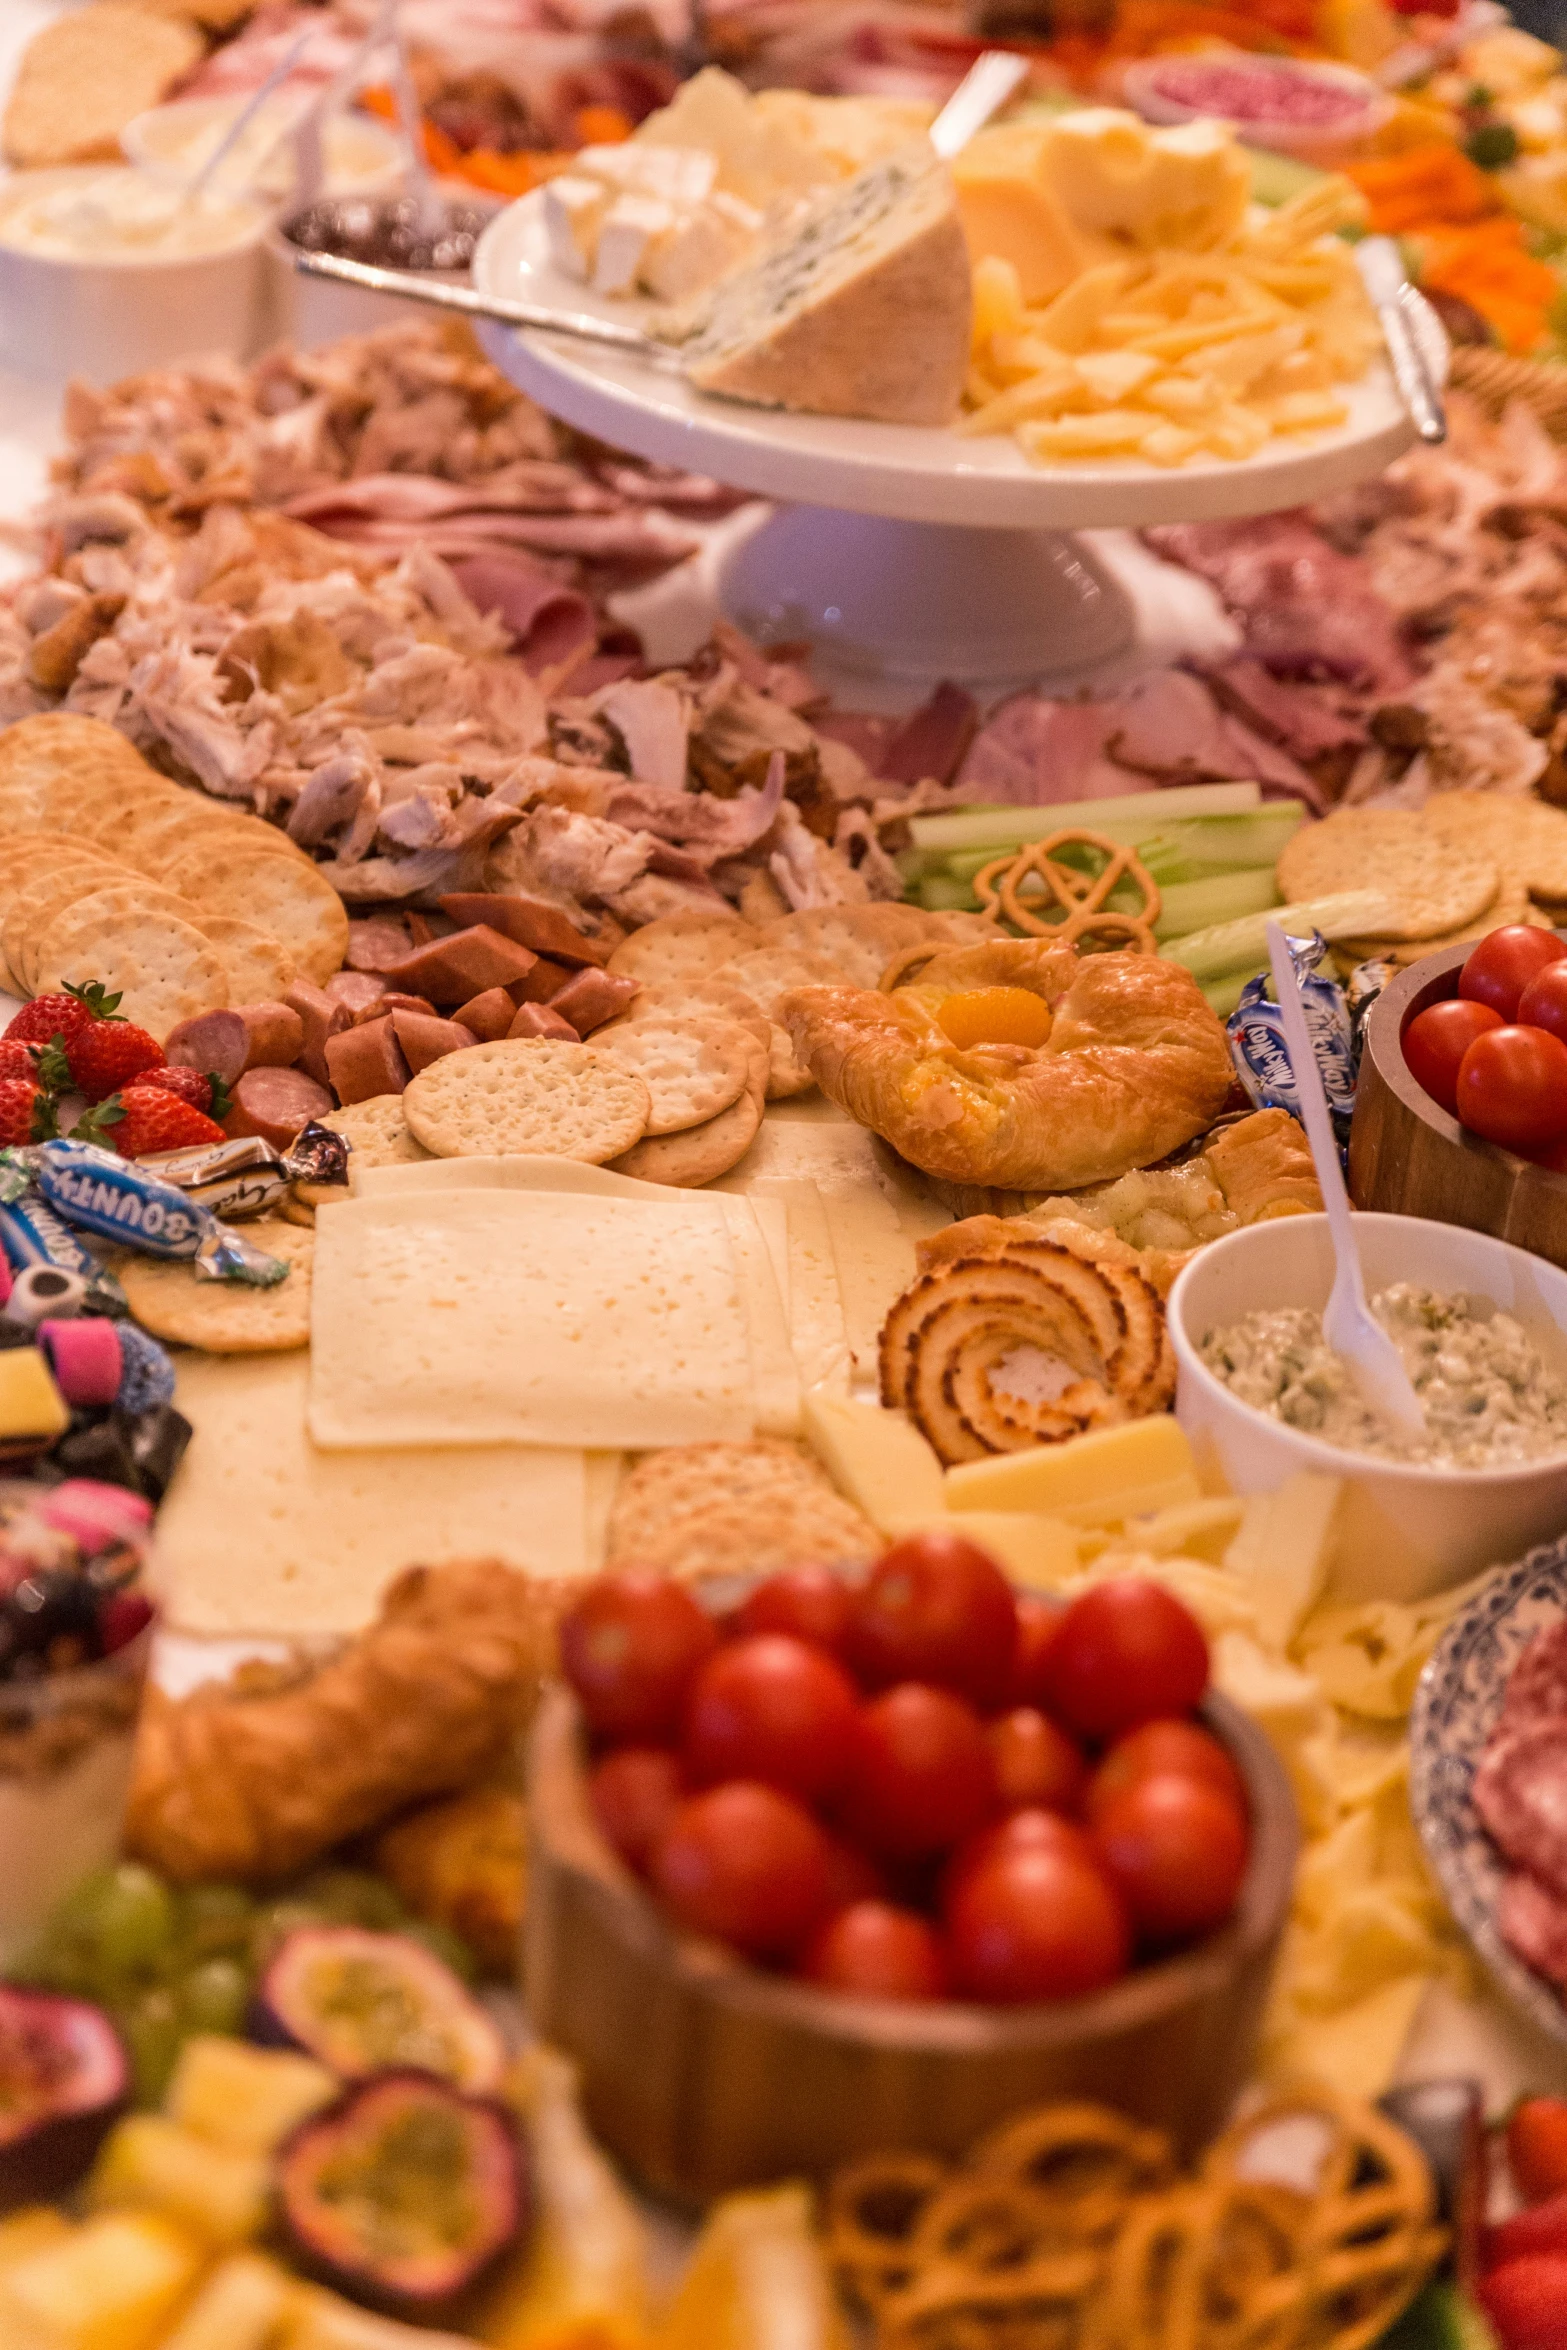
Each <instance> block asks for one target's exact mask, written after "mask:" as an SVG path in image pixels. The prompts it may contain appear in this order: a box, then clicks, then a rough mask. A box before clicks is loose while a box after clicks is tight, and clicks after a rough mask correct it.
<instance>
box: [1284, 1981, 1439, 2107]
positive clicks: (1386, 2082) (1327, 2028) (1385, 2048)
mask: <svg viewBox="0 0 1567 2350" xmlns="http://www.w3.org/2000/svg"><path fill="white" fill-rule="evenodd" d="M1429 1981H1430V1977H1429V1976H1427V1975H1403V1976H1401V1977H1400V1978H1399V1979H1398V1981H1396V1982H1393V1983H1384V1984H1383V1985H1382V1987H1381V1989H1380V1990H1377V1991H1373V1992H1372V1993H1371V1995H1370V1997H1369V1998H1366V1999H1362V2000H1360V2001H1358V2002H1357V2003H1356V2005H1355V2006H1354V2007H1347V2008H1345V2009H1343V2011H1342V2012H1341V2013H1340V2014H1338V2015H1329V2016H1310V2017H1302V2018H1300V2019H1299V2020H1297V2021H1295V2022H1294V2023H1293V2024H1292V2025H1291V2026H1290V2027H1289V2028H1288V2029H1287V2030H1286V2031H1285V2032H1284V2033H1283V2034H1282V2035H1281V2036H1280V2037H1279V2038H1278V2039H1277V2040H1276V2041H1274V2042H1272V2043H1271V2045H1270V2047H1269V2050H1268V2070H1269V2071H1270V2072H1271V2073H1273V2074H1275V2075H1276V2076H1278V2077H1279V2078H1281V2079H1285V2080H1302V2079H1304V2080H1318V2081H1325V2082H1326V2083H1327V2085H1328V2087H1329V2088H1330V2089H1337V2090H1339V2091H1340V2092H1341V2094H1342V2095H1344V2096H1345V2097H1380V2096H1381V2095H1382V2094H1383V2092H1384V2091H1385V2090H1386V2089H1388V2088H1389V2087H1391V2085H1392V2082H1393V2079H1394V2076H1395V2075H1396V2073H1397V2071H1398V2063H1399V2058H1400V2057H1401V2056H1402V2055H1403V2052H1404V2043H1405V2042H1406V2041H1407V2039H1408V2038H1409V2035H1410V2032H1411V2030H1412V2029H1413V2026H1414V2021H1415V2016H1416V2013H1417V2011H1418V2009H1419V2006H1420V2003H1421V2001H1422V1999H1423V1998H1424V1997H1425V1993H1426V1989H1427V1986H1428V1984H1429Z"/></svg>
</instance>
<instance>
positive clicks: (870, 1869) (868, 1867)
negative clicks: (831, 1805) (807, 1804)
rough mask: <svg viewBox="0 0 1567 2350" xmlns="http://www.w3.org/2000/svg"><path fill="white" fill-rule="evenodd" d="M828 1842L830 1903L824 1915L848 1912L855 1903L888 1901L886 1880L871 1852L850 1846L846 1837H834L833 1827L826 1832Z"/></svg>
mask: <svg viewBox="0 0 1567 2350" xmlns="http://www.w3.org/2000/svg"><path fill="white" fill-rule="evenodd" d="M823 1835H824V1836H825V1838H826V1843H827V1902H826V1909H825V1913H824V1914H826V1915H828V1916H831V1915H833V1914H834V1913H835V1912H836V1911H838V1910H840V1909H847V1908H848V1907H849V1904H850V1903H851V1902H854V1901H885V1900H886V1898H887V1879H886V1877H885V1876H884V1875H883V1873H882V1871H881V1870H880V1869H879V1868H878V1867H877V1866H876V1863H875V1862H874V1861H873V1860H872V1858H871V1856H870V1854H869V1853H868V1852H862V1851H861V1850H860V1848H859V1846H858V1845H857V1844H851V1843H850V1842H849V1840H848V1838H847V1837H846V1836H835V1835H834V1834H833V1832H832V1830H831V1828H826V1829H824V1830H823Z"/></svg>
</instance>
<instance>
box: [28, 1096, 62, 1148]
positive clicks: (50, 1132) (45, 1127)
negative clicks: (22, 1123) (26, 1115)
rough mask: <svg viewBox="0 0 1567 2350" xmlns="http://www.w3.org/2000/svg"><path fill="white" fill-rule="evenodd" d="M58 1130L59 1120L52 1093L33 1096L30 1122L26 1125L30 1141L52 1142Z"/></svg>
mask: <svg viewBox="0 0 1567 2350" xmlns="http://www.w3.org/2000/svg"><path fill="white" fill-rule="evenodd" d="M59 1131H60V1120H59V1116H58V1112H57V1108H56V1104H55V1099H54V1096H53V1094H48V1093H40V1094H38V1095H36V1096H35V1097H34V1101H33V1116H32V1123H31V1125H30V1126H29V1127H28V1130H27V1132H28V1140H29V1141H30V1142H53V1141H54V1139H55V1136H56V1135H57V1134H58V1133H59Z"/></svg>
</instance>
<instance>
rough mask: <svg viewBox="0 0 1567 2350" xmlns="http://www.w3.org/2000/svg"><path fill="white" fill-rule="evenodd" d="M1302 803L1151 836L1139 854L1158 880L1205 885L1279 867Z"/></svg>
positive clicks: (1201, 820) (1209, 819)
mask: <svg viewBox="0 0 1567 2350" xmlns="http://www.w3.org/2000/svg"><path fill="white" fill-rule="evenodd" d="M1305 813H1306V811H1305V809H1304V807H1303V806H1302V804H1301V802H1300V801H1299V800H1276V801H1270V802H1269V804H1268V806H1267V807H1265V808H1258V809H1257V810H1256V811H1255V812H1254V813H1252V814H1250V815H1242V816H1202V817H1197V818H1195V819H1194V820H1193V821H1192V822H1191V823H1189V824H1176V825H1172V826H1170V827H1169V828H1168V829H1167V830H1165V831H1160V832H1156V833H1150V834H1149V835H1148V836H1147V837H1146V838H1145V839H1143V840H1141V841H1139V842H1138V844H1137V854H1138V855H1139V857H1141V859H1142V861H1143V863H1144V864H1145V865H1146V866H1147V868H1148V870H1149V872H1150V873H1151V874H1152V875H1153V877H1154V879H1155V881H1160V882H1163V881H1166V880H1169V881H1202V880H1206V879H1207V878H1208V877H1209V876H1210V875H1212V874H1216V873H1236V872H1240V871H1242V870H1243V869H1244V868H1245V867H1247V866H1250V865H1276V864H1277V863H1278V861H1279V859H1280V857H1282V856H1283V854H1284V851H1285V849H1286V848H1287V847H1288V846H1289V844H1290V842H1291V840H1292V839H1293V838H1294V836H1295V834H1296V833H1297V832H1298V831H1299V829H1300V826H1301V822H1302V819H1303V818H1304V816H1305Z"/></svg>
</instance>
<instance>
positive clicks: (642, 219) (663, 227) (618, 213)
mask: <svg viewBox="0 0 1567 2350" xmlns="http://www.w3.org/2000/svg"><path fill="white" fill-rule="evenodd" d="M674 222H675V216H674V213H673V211H672V210H671V208H670V206H669V205H667V204H665V203H662V202H661V201H660V200H659V199H658V198H657V197H655V196H617V197H616V198H615V201H614V202H613V204H611V206H610V208H609V210H608V211H607V212H606V213H605V215H604V217H603V219H602V221H601V222H600V223H599V241H598V250H597V252H596V253H595V255H594V258H593V281H592V282H593V291H594V292H595V294H634V293H635V292H636V289H637V279H638V277H639V276H640V275H641V271H642V264H643V262H644V261H645V260H646V258H647V255H648V252H649V250H650V248H651V247H652V245H653V242H654V240H655V238H657V237H661V236H663V235H664V234H665V233H666V232H667V231H668V230H669V229H671V228H673V226H674Z"/></svg>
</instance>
